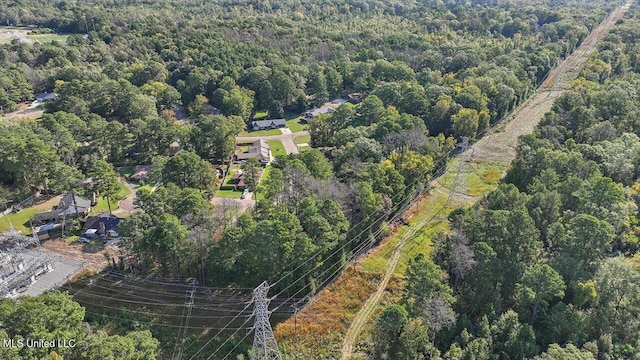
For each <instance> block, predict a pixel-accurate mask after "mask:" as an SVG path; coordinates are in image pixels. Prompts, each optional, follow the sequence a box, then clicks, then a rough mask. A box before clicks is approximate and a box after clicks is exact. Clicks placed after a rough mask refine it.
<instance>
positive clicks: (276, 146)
mask: <svg viewBox="0 0 640 360" xmlns="http://www.w3.org/2000/svg"><path fill="white" fill-rule="evenodd" d="M268 143H269V147H271V155H273V156H274V157H275V156H278V155H287V151H286V150H285V149H284V145H283V144H282V141H280V140H269V141H268Z"/></svg>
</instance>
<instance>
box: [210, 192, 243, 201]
mask: <svg viewBox="0 0 640 360" xmlns="http://www.w3.org/2000/svg"><path fill="white" fill-rule="evenodd" d="M240 196H242V191H235V190H218V191H216V193H215V195H214V197H219V198H227V199H240Z"/></svg>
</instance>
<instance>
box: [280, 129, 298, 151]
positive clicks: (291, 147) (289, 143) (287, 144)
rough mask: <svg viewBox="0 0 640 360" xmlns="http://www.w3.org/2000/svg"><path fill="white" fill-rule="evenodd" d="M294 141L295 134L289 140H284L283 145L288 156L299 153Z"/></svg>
mask: <svg viewBox="0 0 640 360" xmlns="http://www.w3.org/2000/svg"><path fill="white" fill-rule="evenodd" d="M293 139H294V138H293V134H291V137H290V138H289V139H283V140H282V145H284V149H285V150H286V151H287V155H289V154H297V153H298V147H297V146H296V143H294V142H293Z"/></svg>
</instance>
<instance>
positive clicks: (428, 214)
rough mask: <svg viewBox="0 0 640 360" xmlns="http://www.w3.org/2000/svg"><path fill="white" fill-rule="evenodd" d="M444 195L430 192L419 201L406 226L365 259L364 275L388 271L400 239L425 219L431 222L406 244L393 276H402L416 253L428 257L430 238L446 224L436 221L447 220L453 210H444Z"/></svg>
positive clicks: (444, 227)
mask: <svg viewBox="0 0 640 360" xmlns="http://www.w3.org/2000/svg"><path fill="white" fill-rule="evenodd" d="M446 202H447V195H446V194H443V193H440V192H435V191H434V192H433V193H432V195H430V196H428V197H426V198H424V199H422V200H421V201H420V203H419V204H418V205H416V208H415V210H418V209H419V211H418V213H417V214H416V215H414V216H412V217H411V218H410V219H409V224H410V225H409V226H402V227H401V228H400V229H398V230H397V231H396V232H395V233H394V234H393V235H392V236H391V237H390V238H389V239H387V240H385V242H383V244H382V245H381V246H379V247H378V249H376V251H375V252H374V253H373V254H372V255H371V256H369V257H367V258H366V259H365V260H364V261H362V263H361V264H360V266H361V267H362V270H363V271H365V272H371V273H377V274H382V273H384V272H385V271H387V262H388V261H389V259H390V258H391V256H392V254H393V251H394V250H395V249H396V248H397V247H398V244H399V243H400V241H401V239H402V238H403V237H404V236H405V234H406V233H407V232H408V231H410V229H411V226H413V225H414V224H417V223H420V222H422V221H425V220H428V219H434V221H433V222H430V223H428V224H427V225H426V226H424V227H422V228H421V229H419V230H418V231H417V232H416V233H415V234H414V235H413V236H412V237H411V239H410V240H409V241H408V242H407V244H406V245H405V246H404V248H403V249H402V252H401V254H400V260H399V261H398V265H397V266H396V270H395V273H396V274H397V275H402V274H403V273H404V270H405V269H406V266H407V263H408V262H409V260H410V259H411V258H413V257H415V255H416V254H418V253H423V254H425V255H428V254H429V252H430V251H431V237H432V236H433V234H435V233H437V232H438V231H443V230H446V228H447V225H448V224H447V222H446V221H445V220H437V221H435V220H436V219H441V218H443V217H446V216H447V215H448V214H449V213H450V212H451V211H452V210H453V209H452V208H450V207H445V204H446Z"/></svg>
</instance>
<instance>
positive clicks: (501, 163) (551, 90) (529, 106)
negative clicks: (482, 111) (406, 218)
mask: <svg viewBox="0 0 640 360" xmlns="http://www.w3.org/2000/svg"><path fill="white" fill-rule="evenodd" d="M632 3H633V0H629V1H628V2H627V3H626V4H624V5H622V6H620V7H618V8H617V9H616V10H614V11H613V12H612V13H611V14H610V15H609V16H608V17H607V18H606V19H605V20H604V21H603V22H602V23H601V24H600V25H598V26H597V27H596V28H595V29H594V30H593V31H592V32H591V33H590V34H589V36H587V38H586V39H585V41H584V42H583V43H582V45H581V46H580V47H579V48H578V49H577V50H576V51H575V52H574V53H573V54H571V55H570V56H569V57H568V58H567V59H565V60H564V61H563V62H561V63H560V64H559V65H558V67H557V68H556V69H554V70H553V72H552V73H551V74H550V76H549V79H548V80H547V81H546V82H545V83H543V85H542V86H541V88H540V89H539V90H538V92H536V93H535V94H534V95H533V96H532V97H531V98H530V99H529V100H527V101H526V102H524V103H523V104H522V105H521V106H520V107H518V108H517V109H516V111H514V112H513V114H511V120H510V121H509V122H508V123H507V124H506V127H505V130H504V131H503V132H499V133H495V132H494V133H492V134H489V135H488V136H485V137H484V138H482V139H481V140H480V141H478V142H477V143H476V144H474V145H473V146H472V152H471V154H472V156H471V159H470V161H469V166H468V168H470V169H471V171H470V172H468V173H467V174H465V176H467V180H470V178H471V180H476V179H484V178H486V176H487V171H488V170H486V169H485V170H486V171H482V170H481V169H482V168H483V165H484V164H486V162H487V161H489V162H491V163H493V164H494V165H493V167H497V168H493V169H491V171H490V173H491V175H490V176H489V177H491V178H495V176H494V175H495V173H496V172H498V173H500V174H504V173H505V172H506V170H507V167H508V165H509V164H510V163H511V161H512V160H513V159H514V158H515V156H516V146H517V143H518V138H519V137H520V136H521V135H524V134H529V133H532V132H533V130H534V129H535V127H536V126H537V124H538V123H539V122H540V120H542V118H543V116H544V114H546V113H547V112H549V111H550V110H551V107H552V105H553V102H554V101H555V99H557V98H558V97H560V95H562V93H564V92H565V91H566V89H567V86H566V85H567V84H569V82H570V81H571V80H573V79H574V78H575V77H576V76H577V74H578V72H579V70H580V69H581V68H582V67H583V66H584V64H585V62H586V61H587V59H588V58H589V55H591V53H593V51H594V50H595V49H596V44H597V43H598V42H599V41H600V40H601V39H602V38H603V37H604V36H605V35H606V33H607V32H608V30H609V29H610V28H611V27H612V26H613V25H614V24H615V23H616V21H618V20H619V19H620V18H622V16H623V15H624V14H625V13H626V11H627V10H628V9H629V7H630V6H631V4H632ZM456 161H459V160H458V159H453V160H452V161H451V162H450V163H449V166H448V169H449V170H448V171H447V172H446V173H445V174H443V175H442V176H441V177H440V179H442V182H444V183H445V184H447V183H448V184H450V183H451V182H452V180H451V179H452V178H453V177H455V173H454V171H455V169H456V168H457V166H452V165H454V164H452V163H453V162H456ZM452 169H453V170H452ZM498 170H501V171H498ZM449 180H451V182H449ZM480 183H482V181H480ZM438 185H439V186H438V187H437V188H436V189H437V192H436V194H439V196H444V195H448V189H447V188H446V187H445V186H443V184H442V183H440V184H438ZM474 185H475V186H474V188H475V189H476V190H479V191H478V192H477V193H474V192H472V191H469V192H468V194H469V195H471V196H468V197H466V198H465V200H466V201H465V202H466V206H469V205H472V204H473V203H475V201H477V199H478V198H477V197H479V196H482V195H483V194H486V193H488V192H489V191H491V190H492V189H494V188H495V187H496V186H497V182H496V183H495V184H491V185H490V186H481V184H474ZM434 197H435V196H434ZM449 212H450V210H449V211H447V206H446V204H445V206H444V208H443V209H442V210H439V211H438V213H436V215H434V216H433V217H427V218H425V219H423V220H421V221H418V222H416V223H414V224H410V230H408V231H407V232H405V233H404V235H403V236H402V239H401V240H400V242H399V244H398V245H397V247H396V248H395V250H394V251H393V255H392V256H391V258H390V259H389V260H388V263H387V269H386V273H385V275H384V277H382V279H381V281H380V283H379V285H378V288H377V289H376V291H375V292H374V293H373V294H372V295H370V297H369V298H368V299H367V301H366V302H365V303H364V305H363V306H362V308H361V309H360V311H359V312H358V314H357V315H356V317H355V318H354V319H353V321H352V322H351V325H350V326H349V328H348V330H347V333H346V335H345V339H344V342H343V344H342V356H341V359H342V360H348V359H349V358H350V357H351V356H352V354H353V350H354V347H355V344H356V343H357V340H358V338H359V336H360V334H361V332H362V329H364V327H365V325H366V324H367V323H368V322H369V321H370V320H371V317H372V315H373V314H374V312H375V310H376V308H377V307H378V304H379V302H380V299H381V297H382V295H383V293H384V291H385V289H386V288H387V285H388V283H389V280H390V279H391V276H392V275H393V274H394V273H395V272H396V267H397V265H398V260H399V259H400V256H401V254H402V253H403V250H404V248H405V246H406V245H407V243H408V242H409V240H410V239H411V237H413V236H414V235H415V234H416V233H417V232H418V231H419V230H420V229H422V228H423V227H425V226H427V225H432V223H433V222H434V221H435V220H436V219H437V217H438V216H446V214H448V213H449Z"/></svg>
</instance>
